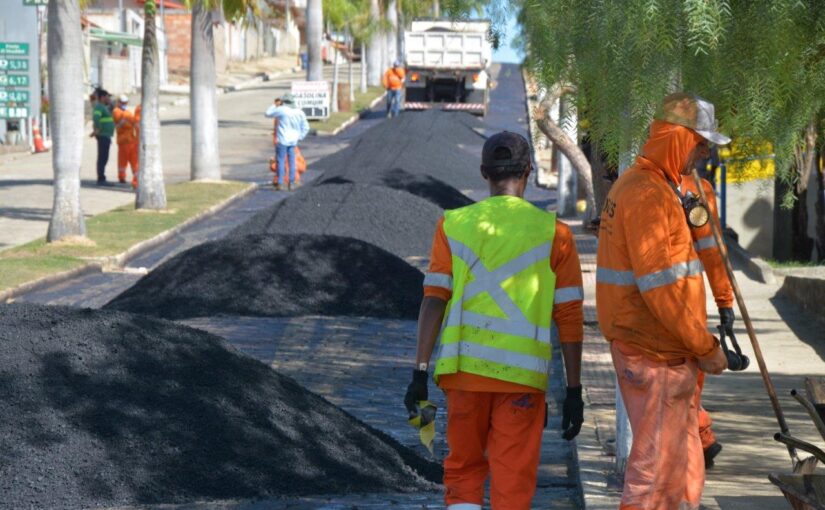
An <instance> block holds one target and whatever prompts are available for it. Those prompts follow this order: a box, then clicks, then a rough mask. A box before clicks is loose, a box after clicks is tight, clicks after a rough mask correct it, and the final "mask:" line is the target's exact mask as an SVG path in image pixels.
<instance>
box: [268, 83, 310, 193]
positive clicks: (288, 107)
mask: <svg viewBox="0 0 825 510" xmlns="http://www.w3.org/2000/svg"><path fill="white" fill-rule="evenodd" d="M264 115H266V116H267V117H268V118H271V119H278V132H277V135H278V144H277V145H276V146H275V158H276V159H277V160H278V184H276V185H275V189H277V190H281V189H284V179H285V177H286V176H285V175H284V170H283V169H284V163H286V161H285V160H286V159H287V158H289V185H288V189H289V190H290V191H292V189H293V187H295V188H297V187H298V184H297V183H296V182H295V168H296V166H295V147H296V146H297V145H298V142H300V141H301V140H303V139H304V138H305V137H306V135H307V133H309V122H307V117H306V115H304V112H303V110H301V109H300V108H296V107H295V98H294V97H293V96H292V94H290V93H289V92H287V93H286V94H284V95H283V96H282V97H281V98H280V99H276V100H275V104H273V105H272V106H270V107H269V108H268V109H267V110H266V113H265V114H264Z"/></svg>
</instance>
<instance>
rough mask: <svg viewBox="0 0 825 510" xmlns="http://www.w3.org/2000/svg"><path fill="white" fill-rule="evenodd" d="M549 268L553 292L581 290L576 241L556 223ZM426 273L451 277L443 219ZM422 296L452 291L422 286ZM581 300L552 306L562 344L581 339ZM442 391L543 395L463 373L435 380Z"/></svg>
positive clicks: (443, 296) (441, 295) (446, 298)
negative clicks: (554, 289) (552, 277)
mask: <svg viewBox="0 0 825 510" xmlns="http://www.w3.org/2000/svg"><path fill="white" fill-rule="evenodd" d="M547 259H548V263H549V264H550V268H551V269H552V270H553V272H554V273H555V274H556V291H557V292H558V291H559V290H562V289H568V288H574V289H579V290H581V289H582V272H581V266H580V265H579V254H578V252H577V251H576V241H575V239H574V237H573V232H572V231H571V230H570V227H568V226H567V225H565V224H564V223H562V222H560V221H558V220H556V233H555V236H554V237H553V246H552V248H551V250H550V253H549V254H548V257H547ZM428 272H431V273H441V274H447V275H450V276H452V274H453V259H452V253H451V252H450V244H449V242H448V241H447V234H445V233H444V218H441V219H440V220H439V221H438V225H437V226H436V229H435V235H434V236H433V246H432V252H431V253H430V266H429V269H428ZM424 295H425V296H430V297H437V298H439V299H443V300H444V301H449V300H450V298H451V297H452V291H451V290H449V289H446V288H444V287H437V286H429V285H426V286H424ZM582 303H583V301H582V300H581V299H574V300H569V301H567V300H566V301H565V302H563V303H555V302H554V303H553V323H554V324H555V325H556V327H557V328H558V332H559V341H560V342H562V343H577V342H578V343H581V342H582V340H583V339H584V313H583V311H582ZM438 385H439V386H440V387H441V388H442V389H445V390H446V389H451V390H462V391H490V392H496V393H544V392H543V391H541V390H539V389H536V388H533V387H531V386H526V385H523V384H516V383H512V382H507V381H502V380H499V379H493V378H491V377H484V376H480V375H476V374H468V373H466V372H457V373H455V374H443V375H440V376H439V377H438Z"/></svg>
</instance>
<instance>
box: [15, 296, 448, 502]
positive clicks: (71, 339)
mask: <svg viewBox="0 0 825 510" xmlns="http://www.w3.org/2000/svg"><path fill="white" fill-rule="evenodd" d="M0 357H1V358H0V359H3V360H4V363H3V368H2V369H1V370H0V420H2V423H3V434H2V436H0V450H1V451H2V452H3V454H2V462H0V492H2V494H3V497H2V501H0V507H2V508H9V509H21V508H90V507H98V506H115V505H130V504H147V503H176V502H177V503H181V502H190V501H193V500H203V499H230V498H233V499H234V498H257V497H267V496H287V495H305V494H330V493H349V492H385V491H392V492H411V491H418V490H433V489H434V488H435V486H434V484H433V483H432V482H437V481H439V480H440V476H441V472H440V468H439V466H437V465H435V464H433V463H431V462H429V461H426V460H424V459H422V458H420V457H418V456H417V455H416V454H415V453H413V452H412V451H411V450H409V449H408V448H406V447H404V446H402V445H400V444H398V443H397V442H396V441H394V440H393V439H391V438H390V437H388V436H387V435H385V434H383V433H382V432H380V431H377V430H375V429H372V428H370V427H369V426H367V425H365V424H364V423H362V422H360V421H359V420H357V419H355V418H354V417H353V416H351V415H349V414H347V413H346V412H344V411H342V410H341V409H339V408H337V407H335V406H334V405H332V404H331V403H329V402H328V401H326V400H324V399H323V398H321V397H319V396H318V395H316V394H314V393H311V392H309V391H308V390H306V389H304V388H303V387H301V386H300V385H298V383H296V382H295V381H294V380H293V379H291V378H289V377H286V376H283V375H280V374H279V373H278V372H276V371H274V370H272V369H271V368H269V367H268V366H266V365H265V364H263V363H260V362H258V361H257V360H254V359H252V358H249V357H247V356H245V355H243V354H241V353H239V352H237V351H235V350H234V349H233V348H232V347H231V346H229V345H228V344H226V342H225V341H224V340H223V339H221V338H219V337H216V336H213V335H210V334H208V333H205V332H203V331H200V330H196V329H193V328H188V327H184V326H180V325H177V324H175V323H173V322H169V321H164V320H159V319H152V318H149V317H145V316H141V315H135V314H127V313H121V312H114V311H110V310H109V311H95V310H88V309H86V310H81V309H72V308H67V307H58V306H42V305H33V304H10V305H0Z"/></svg>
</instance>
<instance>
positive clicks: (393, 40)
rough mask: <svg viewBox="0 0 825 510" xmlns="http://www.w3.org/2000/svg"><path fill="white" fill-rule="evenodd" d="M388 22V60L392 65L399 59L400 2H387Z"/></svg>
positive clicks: (390, 0) (395, 0) (394, 0)
mask: <svg viewBox="0 0 825 510" xmlns="http://www.w3.org/2000/svg"><path fill="white" fill-rule="evenodd" d="M387 21H388V23H389V31H388V32H387V60H389V62H390V63H392V62H395V61H396V59H398V1H397V0H389V1H388V2H387Z"/></svg>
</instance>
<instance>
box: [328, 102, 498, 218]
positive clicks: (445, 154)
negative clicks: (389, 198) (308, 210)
mask: <svg viewBox="0 0 825 510" xmlns="http://www.w3.org/2000/svg"><path fill="white" fill-rule="evenodd" d="M483 129H484V124H483V122H482V121H481V120H479V119H478V118H477V117H474V116H472V115H468V114H466V113H447V112H441V111H436V110H432V111H425V112H420V113H411V114H404V115H400V116H398V117H395V118H393V119H390V120H388V121H386V122H382V123H380V124H378V125H376V126H374V127H372V128H370V129H369V130H367V131H366V132H364V133H363V134H362V135H361V136H360V137H358V139H356V140H354V141H353V142H352V143H351V144H350V145H349V146H348V147H346V148H344V149H342V150H340V151H338V152H336V153H334V154H331V155H329V156H327V157H325V158H323V159H321V160H319V161H317V162H315V163H313V165H312V167H313V168H314V169H318V170H322V171H323V172H324V175H323V177H322V178H321V182H323V181H328V180H334V181H335V182H356V183H374V184H380V185H382V186H389V187H392V188H396V189H401V190H404V191H407V192H410V193H413V194H416V195H419V196H421V197H422V198H425V199H428V200H431V201H434V202H436V203H437V204H438V205H440V206H441V207H442V208H446V209H454V208H456V207H462V206H464V205H468V204H469V203H472V201H471V200H470V199H469V198H467V197H466V196H464V195H463V194H462V193H461V192H460V191H459V190H462V189H468V188H472V187H476V186H473V183H478V182H479V181H480V179H481V176H480V174H479V165H480V163H481V158H480V156H481V150H480V148H481V145H483V144H484V135H483V134H482V133H483Z"/></svg>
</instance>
